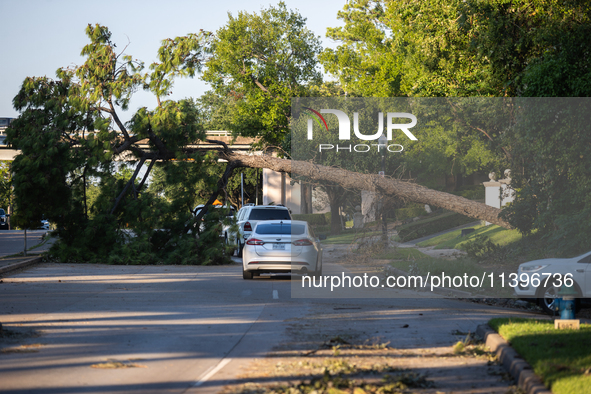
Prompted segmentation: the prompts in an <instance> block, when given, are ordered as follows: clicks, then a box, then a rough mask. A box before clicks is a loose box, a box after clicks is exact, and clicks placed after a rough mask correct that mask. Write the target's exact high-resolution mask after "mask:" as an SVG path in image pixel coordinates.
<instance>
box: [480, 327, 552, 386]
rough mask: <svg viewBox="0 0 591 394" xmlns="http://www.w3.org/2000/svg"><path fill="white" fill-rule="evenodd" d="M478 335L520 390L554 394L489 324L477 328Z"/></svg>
mask: <svg viewBox="0 0 591 394" xmlns="http://www.w3.org/2000/svg"><path fill="white" fill-rule="evenodd" d="M476 335H478V336H480V337H481V338H482V339H483V340H484V341H485V343H486V346H488V347H489V348H490V350H491V351H493V352H495V353H496V354H497V357H498V358H499V361H500V362H501V364H502V365H503V367H504V368H505V369H506V370H507V372H509V373H510V374H511V376H513V378H515V380H516V381H517V384H518V386H519V388H521V389H522V390H524V391H525V392H526V393H527V394H552V391H550V390H548V389H547V388H546V386H544V384H543V383H542V380H541V379H540V378H539V377H538V376H537V375H536V374H535V373H533V371H532V367H531V365H529V364H528V363H527V362H526V361H525V360H524V359H523V358H522V357H521V356H520V355H519V354H518V353H517V352H516V351H515V350H514V349H513V348H512V347H511V345H509V343H508V342H507V341H505V340H504V339H503V337H501V336H500V335H499V334H497V332H496V331H495V330H493V329H492V328H490V327H489V325H488V324H481V325H479V326H478V327H477V328H476Z"/></svg>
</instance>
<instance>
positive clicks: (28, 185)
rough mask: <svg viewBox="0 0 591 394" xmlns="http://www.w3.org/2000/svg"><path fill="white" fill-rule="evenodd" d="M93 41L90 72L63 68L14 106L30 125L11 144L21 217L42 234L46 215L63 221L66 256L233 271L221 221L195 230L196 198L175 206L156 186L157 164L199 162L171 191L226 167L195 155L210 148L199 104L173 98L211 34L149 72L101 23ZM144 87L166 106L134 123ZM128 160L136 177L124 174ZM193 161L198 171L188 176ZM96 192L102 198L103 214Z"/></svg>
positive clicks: (176, 176) (13, 134)
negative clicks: (149, 184) (122, 163)
mask: <svg viewBox="0 0 591 394" xmlns="http://www.w3.org/2000/svg"><path fill="white" fill-rule="evenodd" d="M86 34H87V36H88V38H89V40H90V43H89V44H88V45H86V46H85V47H84V48H83V50H82V55H83V56H85V58H86V61H85V62H84V64H82V65H81V66H77V67H71V68H64V69H59V70H58V71H57V79H55V80H53V79H50V78H47V77H40V78H39V77H29V78H26V79H25V81H24V82H23V85H22V87H21V90H20V91H19V93H18V94H17V96H16V97H15V98H14V101H13V103H14V106H15V108H16V109H17V110H19V111H21V115H20V116H19V118H18V119H16V120H15V121H14V122H13V123H12V124H11V127H10V128H9V129H8V142H9V143H10V144H12V145H13V146H14V147H15V148H17V149H20V150H21V151H22V154H21V155H19V156H17V158H16V159H15V161H14V163H13V170H14V172H15V176H14V180H13V183H14V188H15V189H14V194H15V197H16V203H17V215H16V219H17V220H18V221H19V223H20V224H21V226H30V225H31V224H33V223H35V222H36V221H38V220H39V218H40V217H41V215H42V214H45V216H46V217H47V218H48V219H49V220H50V221H52V222H54V223H56V225H57V228H58V232H59V235H60V241H61V242H60V243H59V244H57V246H56V247H55V248H54V252H55V253H56V255H57V256H58V257H60V258H61V259H63V260H67V261H84V260H97V261H108V262H114V263H155V262H174V263H192V264H194V263H212V262H221V261H223V260H224V255H223V253H221V252H222V250H221V248H219V247H214V246H215V245H214V244H212V242H214V241H215V244H217V243H218V242H219V241H217V240H216V237H215V236H213V234H214V233H215V228H216V226H215V225H214V224H215V223H213V222H211V223H209V224H208V225H206V226H205V229H204V231H203V232H202V233H201V234H200V235H199V236H197V234H198V233H199V232H200V228H199V227H197V228H196V231H192V232H191V231H187V230H189V229H191V228H193V229H195V227H194V225H193V224H194V222H195V220H194V219H193V218H192V215H191V213H190V210H189V209H186V207H188V206H190V205H191V199H194V196H192V195H185V194H182V193H178V194H176V195H174V196H173V197H174V198H173V199H172V200H171V201H166V200H164V199H161V198H159V197H158V196H156V195H154V194H151V193H149V192H147V190H146V188H145V186H146V179H147V177H148V175H149V173H150V172H151V170H152V169H153V167H154V165H155V163H156V162H164V163H168V162H170V161H171V160H178V161H181V162H183V161H187V163H183V165H180V166H167V171H168V173H167V182H171V183H177V184H178V183H182V182H185V181H187V179H188V180H190V181H191V182H189V183H195V182H194V181H195V179H197V178H199V177H204V178H206V177H207V172H206V171H205V168H206V167H207V166H208V165H210V164H211V163H213V162H215V157H214V156H215V154H213V153H201V152H199V150H196V149H193V148H188V145H189V144H192V143H195V142H196V141H199V140H204V139H205V133H204V131H203V128H202V126H201V122H200V114H199V111H198V108H197V106H196V104H195V103H194V102H193V101H192V100H180V101H171V100H166V99H165V98H166V96H167V95H168V94H169V93H170V91H171V89H172V86H173V82H174V78H176V77H179V76H181V77H182V76H185V77H192V76H194V75H195V73H196V72H198V71H199V70H200V69H201V67H202V63H203V61H204V58H205V56H206V54H207V48H208V45H209V42H210V40H211V35H210V34H209V33H205V32H201V33H199V34H189V35H187V36H184V37H177V38H175V39H167V40H164V41H163V43H162V46H161V48H160V50H159V52H158V59H159V61H158V62H155V63H153V64H152V65H150V67H149V70H150V71H147V72H145V71H144V65H143V63H141V62H139V61H137V60H134V59H133V58H132V57H131V56H129V55H126V54H124V53H117V52H116V50H115V48H116V46H115V44H114V43H113V42H112V41H111V33H110V31H109V30H108V29H107V28H106V27H104V26H100V25H94V26H93V25H89V26H88V27H87V29H86ZM140 88H143V89H145V90H147V91H148V92H151V93H152V94H153V95H154V97H155V103H156V107H155V108H154V109H152V110H149V109H148V108H140V109H139V110H138V111H137V112H135V114H134V115H133V116H132V118H131V120H130V121H129V122H127V123H126V124H124V123H123V122H122V121H121V118H120V111H122V110H127V108H128V105H129V101H130V99H131V97H132V95H133V93H134V92H135V91H137V90H138V89H140ZM121 158H125V159H127V160H130V161H131V162H133V163H134V164H135V168H134V169H133V170H127V171H125V170H124V171H122V172H120V174H118V175H117V176H113V173H114V172H115V170H116V168H117V165H116V163H115V160H117V159H121ZM189 162H190V165H191V171H189V172H187V171H184V172H183V171H176V170H177V169H179V168H181V167H183V168H184V167H186V166H188V165H189ZM148 163H149V165H148V166H147V169H146V171H145V174H144V175H143V177H141V178H140V177H139V174H140V170H141V169H142V168H144V169H145V166H144V164H148ZM208 182H212V183H213V181H211V180H208ZM90 183H92V185H93V186H94V185H98V187H99V189H100V191H99V192H98V194H97V193H96V191H93V193H92V201H91V205H89V198H88V197H89V196H88V193H87V190H88V189H89V187H88V185H89V184H90ZM124 227H131V228H132V229H133V232H134V234H135V236H134V237H130V236H129V235H128V234H129V233H128V232H125V231H122V230H123V228H124ZM203 256H206V257H203Z"/></svg>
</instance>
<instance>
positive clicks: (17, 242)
mask: <svg viewBox="0 0 591 394" xmlns="http://www.w3.org/2000/svg"><path fill="white" fill-rule="evenodd" d="M45 233H47V231H46V230H27V249H30V248H31V247H33V246H35V245H37V244H39V243H41V237H42V236H43V235H44V234H45ZM24 249H25V232H24V231H23V230H0V257H5V256H10V255H13V254H17V253H20V252H22V251H23V250H24Z"/></svg>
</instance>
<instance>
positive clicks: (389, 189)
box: [220, 151, 513, 229]
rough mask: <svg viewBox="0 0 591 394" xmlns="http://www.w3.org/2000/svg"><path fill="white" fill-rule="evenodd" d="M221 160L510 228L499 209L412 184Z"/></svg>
mask: <svg viewBox="0 0 591 394" xmlns="http://www.w3.org/2000/svg"><path fill="white" fill-rule="evenodd" d="M220 158H223V159H225V160H228V161H233V162H236V165H238V166H242V167H252V168H268V169H270V170H273V171H278V172H287V173H293V174H297V175H298V176H305V177H308V178H310V179H311V180H316V181H326V182H332V183H335V184H338V185H340V186H342V187H344V188H347V189H357V190H369V191H373V192H377V193H383V194H386V195H392V196H396V197H398V198H400V199H402V200H408V201H414V202H418V203H421V204H429V205H435V206H438V207H441V208H445V209H447V210H450V211H453V212H457V213H460V214H462V215H466V216H469V217H472V218H474V219H480V220H486V221H488V222H490V223H493V224H497V225H499V226H501V227H504V228H508V229H510V228H513V227H512V226H511V225H510V224H509V223H508V222H506V221H505V220H503V219H501V218H499V214H500V213H501V210H500V209H498V208H494V207H491V206H488V205H486V204H483V203H480V202H476V201H472V200H468V199H467V198H464V197H459V196H455V195H453V194H448V193H444V192H440V191H437V190H432V189H429V188H426V187H424V186H420V185H417V184H416V183H412V182H407V181H401V180H399V179H394V178H387V177H386V178H383V177H381V176H379V175H375V174H361V173H358V172H353V171H347V170H344V169H342V168H335V167H327V166H322V165H318V164H313V163H309V162H306V161H297V160H286V159H280V158H277V157H272V156H255V155H252V156H250V155H246V154H242V153H236V152H230V151H225V152H224V151H221V152H220Z"/></svg>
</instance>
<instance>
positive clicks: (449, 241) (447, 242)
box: [417, 225, 522, 250]
mask: <svg viewBox="0 0 591 394" xmlns="http://www.w3.org/2000/svg"><path fill="white" fill-rule="evenodd" d="M472 228H474V229H475V230H476V231H474V232H473V233H470V234H469V235H468V236H465V237H461V236H460V234H461V233H462V230H455V231H452V232H449V233H446V234H442V235H440V236H438V237H435V238H431V239H428V240H426V241H423V242H419V243H418V244H417V245H418V246H421V247H426V246H435V249H460V250H463V249H464V246H465V245H466V243H468V242H470V241H472V240H474V238H475V237H476V236H477V235H481V234H482V235H486V236H487V237H489V238H490V240H491V241H492V242H493V243H494V244H496V245H499V246H505V245H508V244H511V243H514V242H517V241H519V240H520V239H521V237H522V236H521V233H520V232H519V231H518V230H507V229H505V228H503V227H499V226H497V225H490V226H484V225H477V226H474V227H472Z"/></svg>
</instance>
